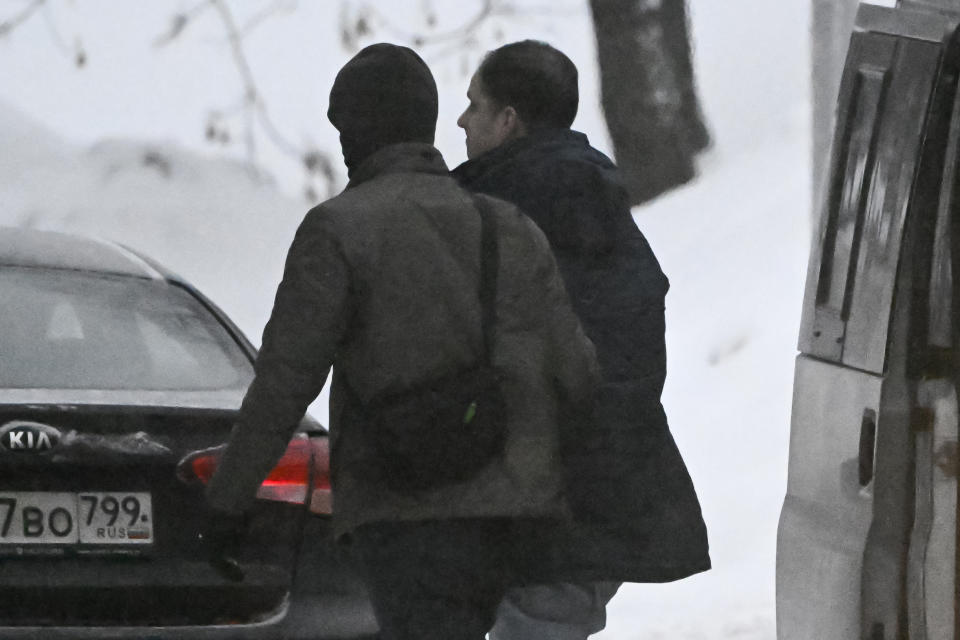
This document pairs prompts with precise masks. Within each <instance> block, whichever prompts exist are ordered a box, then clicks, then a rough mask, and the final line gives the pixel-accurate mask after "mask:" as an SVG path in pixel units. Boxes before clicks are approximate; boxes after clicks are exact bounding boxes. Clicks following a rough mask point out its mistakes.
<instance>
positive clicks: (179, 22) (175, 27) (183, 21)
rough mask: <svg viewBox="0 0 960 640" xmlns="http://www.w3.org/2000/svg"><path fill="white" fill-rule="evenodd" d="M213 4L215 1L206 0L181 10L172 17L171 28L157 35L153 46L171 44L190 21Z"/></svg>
mask: <svg viewBox="0 0 960 640" xmlns="http://www.w3.org/2000/svg"><path fill="white" fill-rule="evenodd" d="M212 6H213V3H212V2H210V0H204V1H203V2H200V3H199V4H196V5H194V6H193V7H191V8H190V9H187V10H186V11H181V12H180V13H176V14H174V15H173V17H172V18H171V19H170V28H169V29H167V32H166V33H164V34H161V35H159V36H157V37H156V38H155V39H154V41H153V46H155V47H158V48H159V47H165V46H166V45H168V44H170V43H171V42H173V41H174V40H176V39H177V38H179V37H180V36H181V35H182V34H183V32H184V31H185V30H186V28H187V27H188V26H190V23H192V22H193V21H194V20H195V19H196V18H197V16H199V15H200V14H201V13H203V12H204V11H206V10H207V9H210V8H211V7H212Z"/></svg>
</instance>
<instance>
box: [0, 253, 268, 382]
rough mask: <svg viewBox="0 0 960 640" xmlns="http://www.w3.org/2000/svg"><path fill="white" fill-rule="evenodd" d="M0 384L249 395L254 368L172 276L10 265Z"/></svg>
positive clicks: (3, 293)
mask: <svg viewBox="0 0 960 640" xmlns="http://www.w3.org/2000/svg"><path fill="white" fill-rule="evenodd" d="M0 301H2V303H0V387H5V388H14V389H24V388H45V389H148V390H222V389H244V388H246V386H247V385H248V384H249V383H250V381H251V380H252V379H253V366H252V365H251V363H250V361H249V359H248V358H247V357H246V355H245V354H244V352H243V351H242V349H241V348H240V345H239V344H237V342H236V341H235V340H234V339H233V337H232V336H231V335H230V333H229V332H227V330H226V329H225V328H224V326H223V325H222V324H220V322H218V320H217V319H216V317H215V316H213V314H211V313H210V311H209V310H208V309H207V308H206V307H204V306H203V305H202V304H201V303H200V302H199V301H198V300H197V299H196V298H195V297H193V296H192V295H191V294H190V293H188V292H187V291H185V290H183V289H181V288H180V287H177V286H174V285H171V284H169V283H167V282H165V281H163V280H146V279H141V278H131V277H122V276H116V277H114V276H106V275H90V274H85V273H79V272H71V271H58V270H52V269H26V268H25V269H20V268H9V267H6V268H3V269H0Z"/></svg>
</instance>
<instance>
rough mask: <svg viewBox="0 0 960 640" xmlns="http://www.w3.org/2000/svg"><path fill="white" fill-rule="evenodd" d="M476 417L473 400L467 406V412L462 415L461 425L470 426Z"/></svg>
mask: <svg viewBox="0 0 960 640" xmlns="http://www.w3.org/2000/svg"><path fill="white" fill-rule="evenodd" d="M476 416H477V401H476V400H474V401H473V402H471V403H470V404H469V406H467V411H466V412H465V413H464V414H463V424H470V423H471V422H473V419H474V418H475V417H476Z"/></svg>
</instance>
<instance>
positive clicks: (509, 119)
mask: <svg viewBox="0 0 960 640" xmlns="http://www.w3.org/2000/svg"><path fill="white" fill-rule="evenodd" d="M501 117H502V118H503V127H502V130H503V134H504V135H503V137H504V139H505V140H513V139H514V138H519V137H521V136H524V135H526V134H527V127H526V125H524V124H523V120H521V119H520V114H519V113H517V110H516V109H514V108H513V107H511V106H509V105H508V106H506V107H504V108H503V112H502V114H501Z"/></svg>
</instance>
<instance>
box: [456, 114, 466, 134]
mask: <svg viewBox="0 0 960 640" xmlns="http://www.w3.org/2000/svg"><path fill="white" fill-rule="evenodd" d="M466 115H467V112H466V111H464V112H463V113H461V114H460V117H459V118H457V126H458V127H460V128H461V129H463V130H466V129H467V124H466V122H467V121H466Z"/></svg>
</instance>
